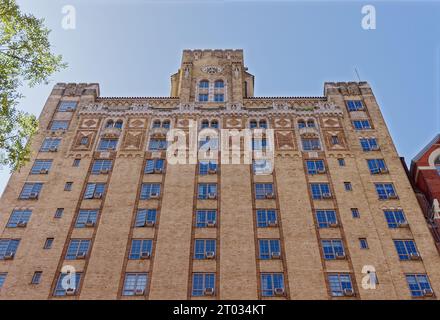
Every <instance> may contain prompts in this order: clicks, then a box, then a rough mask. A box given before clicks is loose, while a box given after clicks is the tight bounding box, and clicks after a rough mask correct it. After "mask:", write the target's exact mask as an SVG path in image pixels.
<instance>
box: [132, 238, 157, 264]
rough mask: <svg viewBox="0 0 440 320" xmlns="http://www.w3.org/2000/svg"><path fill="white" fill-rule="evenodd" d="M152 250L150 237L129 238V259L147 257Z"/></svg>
mask: <svg viewBox="0 0 440 320" xmlns="http://www.w3.org/2000/svg"><path fill="white" fill-rule="evenodd" d="M152 251H153V240H151V239H133V240H131V249H130V255H129V257H128V258H129V259H131V260H139V259H142V258H144V259H145V258H149V257H150V256H151V252H152Z"/></svg>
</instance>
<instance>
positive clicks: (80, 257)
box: [76, 252, 86, 259]
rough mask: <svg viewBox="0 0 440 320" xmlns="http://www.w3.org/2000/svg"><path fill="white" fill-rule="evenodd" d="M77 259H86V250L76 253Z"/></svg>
mask: <svg viewBox="0 0 440 320" xmlns="http://www.w3.org/2000/svg"><path fill="white" fill-rule="evenodd" d="M76 258H77V259H85V258H86V253H85V252H80V253H78V254H77V255H76Z"/></svg>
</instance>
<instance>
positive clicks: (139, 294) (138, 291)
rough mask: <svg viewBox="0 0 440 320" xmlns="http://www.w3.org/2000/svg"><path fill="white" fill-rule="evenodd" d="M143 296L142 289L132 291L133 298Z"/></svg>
mask: <svg viewBox="0 0 440 320" xmlns="http://www.w3.org/2000/svg"><path fill="white" fill-rule="evenodd" d="M144 294H145V290H144V289H136V290H135V291H134V295H135V296H143V295H144Z"/></svg>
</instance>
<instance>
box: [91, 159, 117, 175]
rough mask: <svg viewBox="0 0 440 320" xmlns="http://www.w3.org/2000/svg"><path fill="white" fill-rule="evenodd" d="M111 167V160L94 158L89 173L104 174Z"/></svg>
mask: <svg viewBox="0 0 440 320" xmlns="http://www.w3.org/2000/svg"><path fill="white" fill-rule="evenodd" d="M111 169H112V160H95V161H93V164H92V172H91V174H106V173H109V171H110V170H111Z"/></svg>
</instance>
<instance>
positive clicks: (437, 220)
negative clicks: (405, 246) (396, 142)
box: [410, 134, 440, 251]
mask: <svg viewBox="0 0 440 320" xmlns="http://www.w3.org/2000/svg"><path fill="white" fill-rule="evenodd" d="M410 177H411V180H412V182H413V184H414V188H415V191H416V195H417V199H418V200H419V203H420V206H421V207H422V210H423V212H424V214H425V218H426V221H427V222H428V225H429V228H430V229H431V231H432V234H433V236H434V239H435V241H436V243H437V249H439V251H440V205H439V202H440V134H438V135H437V136H436V137H434V139H432V140H431V142H430V143H429V144H428V145H427V146H426V147H425V148H423V150H422V151H420V153H419V154H418V155H417V156H416V157H415V158H414V159H413V160H412V162H411V169H410Z"/></svg>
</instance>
